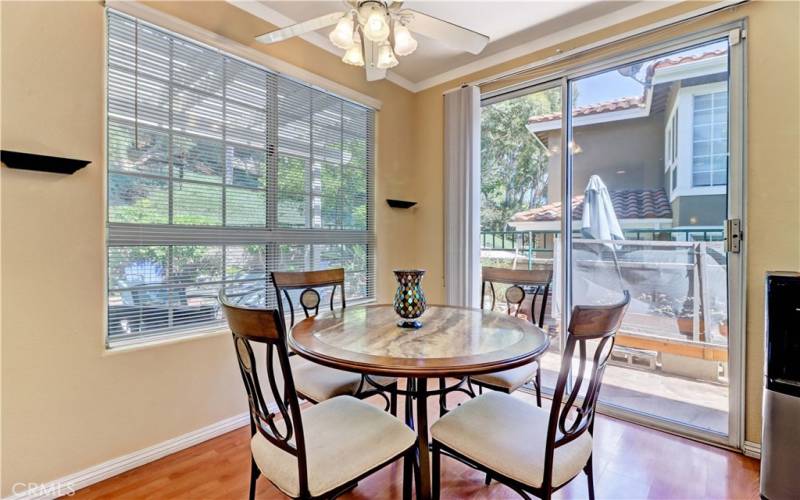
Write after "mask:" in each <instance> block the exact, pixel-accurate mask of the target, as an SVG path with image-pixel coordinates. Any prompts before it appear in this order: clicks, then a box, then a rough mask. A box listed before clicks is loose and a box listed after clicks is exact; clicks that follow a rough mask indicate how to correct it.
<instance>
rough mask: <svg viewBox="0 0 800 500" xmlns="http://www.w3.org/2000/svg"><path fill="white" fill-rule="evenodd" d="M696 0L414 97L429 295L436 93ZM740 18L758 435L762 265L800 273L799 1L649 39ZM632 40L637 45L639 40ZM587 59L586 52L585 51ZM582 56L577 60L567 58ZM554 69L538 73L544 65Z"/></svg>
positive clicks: (751, 380) (437, 220)
mask: <svg viewBox="0 0 800 500" xmlns="http://www.w3.org/2000/svg"><path fill="white" fill-rule="evenodd" d="M698 6H699V5H698V4H697V3H685V4H679V5H676V6H673V7H670V8H668V9H664V10H663V11H660V12H657V13H654V14H651V15H648V16H644V17H642V18H639V19H637V20H634V21H629V22H626V23H622V24H620V25H617V26H614V27H611V28H608V29H605V30H602V31H599V32H596V33H593V34H590V35H586V36H583V37H580V38H578V39H575V40H572V41H569V42H566V43H564V44H561V45H559V46H558V47H552V48H549V49H546V50H542V51H539V52H535V53H532V54H529V55H527V56H524V57H520V58H518V59H515V60H513V61H510V62H508V63H505V64H502V65H499V66H496V67H493V68H489V69H487V70H485V71H481V72H479V73H475V74H472V75H468V76H465V77H463V78H460V79H458V80H453V81H450V82H447V83H445V84H442V85H440V86H438V87H435V88H432V89H429V90H426V91H425V92H422V93H420V94H418V95H417V96H416V99H415V101H414V103H415V106H416V116H415V120H416V121H415V123H416V124H417V126H416V129H415V134H416V136H415V141H414V143H415V145H416V147H417V160H416V164H417V165H419V167H420V170H419V171H418V175H417V176H416V178H415V182H416V185H417V186H419V188H420V189H419V191H418V192H419V198H420V210H419V213H418V216H417V217H418V220H417V221H416V227H417V231H419V232H420V233H421V234H425V235H426V238H427V240H426V243H425V249H424V250H422V249H421V251H420V253H419V261H418V262H417V265H418V266H420V267H423V268H426V269H428V270H429V275H430V278H429V280H428V282H427V288H426V292H427V294H428V297H429V298H430V300H431V301H432V302H438V301H441V300H442V298H443V297H444V288H443V285H442V283H443V281H442V273H443V249H442V248H443V247H442V245H443V243H442V237H441V235H442V221H443V217H442V130H443V128H442V127H443V124H442V116H443V115H442V93H443V92H445V91H447V90H449V89H452V88H454V87H457V86H458V85H459V84H461V83H463V82H469V81H473V80H476V79H479V78H484V77H486V76H489V75H492V74H496V73H499V72H501V71H505V70H507V69H510V68H514V67H517V66H520V65H523V64H526V63H530V62H533V61H538V60H542V59H545V58H546V57H550V56H552V55H554V54H555V53H556V49H562V50H569V49H571V48H574V47H579V46H582V45H584V44H587V43H591V42H593V41H597V40H601V39H604V38H607V37H610V36H613V35H615V34H618V33H624V32H626V31H629V30H632V29H635V28H637V27H639V26H645V25H647V24H650V23H652V22H655V21H657V20H659V19H667V18H669V17H671V16H674V15H676V14H678V13H680V12H683V11H690V10H693V9H696V8H697V7H698ZM742 17H747V18H748V21H749V24H748V41H747V52H748V54H747V64H748V66H749V71H748V74H747V84H748V96H747V98H748V141H747V153H748V154H747V173H746V177H747V199H746V211H747V226H746V228H745V234H746V238H747V245H748V254H747V276H746V281H747V331H746V334H745V335H746V346H747V363H746V409H745V413H746V426H745V427H746V432H745V438H746V439H747V440H749V441H754V442H760V440H761V439H760V427H761V383H762V381H761V373H762V363H763V340H764V328H763V323H764V272H765V271H767V270H772V269H785V270H800V230H799V229H798V228H800V140H798V137H799V136H800V92H798V88H800V38H798V30H797V26H798V22H799V21H800V3H798V2H768V1H754V2H751V3H749V4H746V5H744V6H740V7H738V8H736V9H735V10H733V11H728V12H726V13H721V14H718V15H715V16H712V17H709V18H707V19H703V20H701V21H698V22H694V23H692V24H688V25H683V26H681V27H678V28H672V29H670V30H668V31H667V32H665V33H662V34H659V35H657V36H650V37H648V40H649V41H651V42H655V41H658V40H659V39H666V38H669V37H673V36H677V35H680V34H683V33H690V32H692V31H696V30H699V29H701V28H703V27H712V26H715V25H719V24H723V23H725V22H727V21H733V20H736V19H740V18H742ZM637 43H638V42H637ZM633 45H634V44H633V43H628V44H627V45H626V46H621V47H619V48H612V49H604V50H603V51H601V52H598V54H596V55H595V56H592V57H597V56H598V55H605V54H612V53H617V52H624V50H627V49H629V48H631V47H632V46H633ZM584 59H588V58H584ZM574 62H576V63H579V62H580V60H577V61H574ZM552 70H553V68H552V67H551V68H547V69H544V70H542V71H540V72H539V73H540V74H545V73H547V72H551V71H552Z"/></svg>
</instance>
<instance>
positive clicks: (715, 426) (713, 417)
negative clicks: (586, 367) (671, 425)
mask: <svg viewBox="0 0 800 500" xmlns="http://www.w3.org/2000/svg"><path fill="white" fill-rule="evenodd" d="M560 363H561V358H560V356H559V355H558V354H557V353H554V352H548V353H547V354H545V356H543V358H542V368H543V372H542V377H543V379H544V380H543V382H544V385H545V387H551V388H552V387H554V386H555V381H556V377H557V374H558V369H559V367H560ZM600 401H601V402H602V403H605V404H609V405H613V406H618V407H621V408H624V409H632V410H634V411H636V412H638V413H644V414H648V415H653V416H656V417H658V418H661V419H666V420H672V421H675V422H679V423H681V424H686V425H689V426H692V427H697V428H700V429H703V430H707V431H712V432H715V433H718V434H723V435H724V434H727V432H728V387H727V385H723V384H719V383H710V382H705V381H701V380H692V379H688V378H684V377H679V376H675V375H670V374H665V373H663V372H660V371H657V370H654V371H650V370H642V369H635V368H626V367H622V366H616V365H611V364H609V365H608V367H607V368H606V373H605V376H604V378H603V387H602V389H601V392H600Z"/></svg>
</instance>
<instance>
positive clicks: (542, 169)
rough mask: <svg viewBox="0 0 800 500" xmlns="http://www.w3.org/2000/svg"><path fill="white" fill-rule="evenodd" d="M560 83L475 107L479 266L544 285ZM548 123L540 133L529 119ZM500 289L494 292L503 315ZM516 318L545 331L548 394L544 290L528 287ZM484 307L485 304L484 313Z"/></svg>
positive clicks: (555, 328) (556, 231)
mask: <svg viewBox="0 0 800 500" xmlns="http://www.w3.org/2000/svg"><path fill="white" fill-rule="evenodd" d="M561 94H562V89H561V83H560V81H558V80H556V81H554V82H548V83H545V84H541V85H536V86H534V87H527V88H524V89H521V90H519V91H512V92H509V93H505V94H502V95H497V96H494V97H491V98H489V99H485V100H484V101H483V102H482V108H481V266H483V267H486V266H490V267H500V268H506V269H524V270H529V269H536V270H542V271H543V272H544V273H545V274H546V275H547V276H548V277H549V279H550V280H551V281H552V276H553V275H554V268H553V263H554V261H555V260H556V259H555V253H556V252H557V251H558V250H557V249H558V248H560V245H561V243H560V242H561V240H562V239H561V223H560V220H559V216H558V211H559V210H560V209H561V208H560V207H561V191H562V190H561V120H560V118H558V117H560V113H561V106H562V105H561ZM540 116H548V117H549V116H555V117H557V119H555V120H553V121H551V122H550V123H548V124H547V126H546V127H544V128H541V127H539V126H538V124H537V123H536V122H535V121H534V120H533V118H534V117H540ZM506 288H507V286H504V285H495V286H494V287H493V288H491V289H490V290H489V291H488V292H487V295H486V297H485V300H486V301H491V300H492V299H491V296H490V295H491V293H494V294H495V297H496V300H495V301H494V303H495V305H496V308H497V309H499V310H505V309H506V307H507V305H506V301H505V300H504V293H505V289H506ZM528 292H529V293H528V294H527V298H526V300H525V302H524V303H523V311H522V314H525V315H526V316H528V317H531V318H533V320H534V321H535V322H536V323H537V324H540V325H541V326H542V328H543V329H545V330H546V331H547V332H548V333H549V335H550V338H551V344H550V349H549V350H548V351H547V353H546V354H545V355H544V357H543V358H542V380H543V385H544V386H545V387H549V388H551V389H552V388H554V387H555V382H556V378H557V376H558V368H559V363H560V352H561V321H560V318H559V317H558V315H557V314H554V311H555V309H554V307H553V306H554V302H553V299H552V297H553V293H554V289H553V288H552V285H550V286H546V287H539V288H538V289H536V288H534V289H533V290H531V289H530V288H529V290H528ZM486 307H488V303H487V306H486Z"/></svg>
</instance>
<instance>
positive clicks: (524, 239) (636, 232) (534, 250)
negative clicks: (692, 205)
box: [480, 227, 724, 266]
mask: <svg viewBox="0 0 800 500" xmlns="http://www.w3.org/2000/svg"><path fill="white" fill-rule="evenodd" d="M622 232H623V233H624V234H625V239H626V240H636V241H686V242H696V241H722V240H723V239H724V232H723V230H722V228H721V227H720V228H698V229H644V228H642V229H640V228H630V229H623V231H622ZM558 234H560V231H556V230H552V231H484V232H482V233H481V240H480V241H481V250H482V251H484V255H483V257H487V258H492V257H491V254H490V253H489V254H488V255H486V254H487V253H488V252H491V251H498V250H499V251H511V252H514V253H515V254H516V255H517V256H518V257H521V258H526V259H527V260H528V265H529V266H531V265H532V263H533V262H534V261H535V260H536V258H537V257H540V258H541V257H544V258H552V253H553V246H554V244H555V243H554V242H555V237H556V236H557V235H558ZM572 235H573V237H574V238H580V237H581V233H580V231H573V232H572ZM541 254H545V255H541Z"/></svg>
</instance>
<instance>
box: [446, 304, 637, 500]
mask: <svg viewBox="0 0 800 500" xmlns="http://www.w3.org/2000/svg"><path fill="white" fill-rule="evenodd" d="M629 302H630V295H629V294H628V292H627V291H625V292H624V298H623V300H622V301H621V302H619V303H617V304H614V305H609V306H575V308H574V309H573V310H572V318H571V320H570V326H569V329H568V334H567V339H566V346H565V348H564V353H563V355H562V359H561V371H560V372H559V375H558V382H557V384H556V388H555V393H554V394H553V402H552V405H551V407H550V409H549V410H545V409H543V408H540V407H537V406H534V405H532V404H529V403H526V402H525V401H522V400H520V399H518V398H515V397H513V396H510V395H507V394H502V393H499V392H494V391H492V392H487V393H486V394H483V395H481V396H478V397H477V398H475V399H471V400H468V401H467V402H466V403H464V404H462V405H461V406H459V407H457V408H455V409H454V410H452V411H451V412H450V413H448V414H447V415H445V416H444V417H442V418H441V419H440V420H438V421H437V422H436V423H435V424H433V426H432V427H431V435H432V436H433V443H432V451H433V457H432V469H433V492H434V498H438V497H439V490H440V486H441V484H440V481H441V480H440V462H441V455H442V454H446V455H448V456H451V457H453V458H455V459H457V460H460V461H461V462H464V463H466V464H468V465H470V466H472V467H474V468H477V469H479V470H482V471H484V472H486V475H487V476H486V477H487V484H488V483H489V481H490V480H491V479H496V480H498V481H500V482H501V483H503V484H506V485H507V486H509V487H511V488H512V489H514V490H515V491H517V492H518V493H519V494H520V495H522V496H523V498H527V495H526V493H532V494H534V495H536V496H537V497H540V498H543V499H549V498H550V497H551V495H552V494H553V492H554V491H556V490H558V489H559V488H561V487H562V486H564V485H565V484H567V483H568V482H569V481H571V480H572V479H573V478H574V477H575V476H577V475H578V474H580V472H581V471H583V472H584V473H585V474H586V476H587V479H588V482H589V498H591V499H593V498H594V482H593V479H592V433H593V431H594V416H595V408H596V405H597V398H598V394H599V393H600V385H601V382H602V379H603V373H604V372H605V368H606V364H607V362H608V358H609V356H610V353H611V349H612V348H613V346H614V337H615V335H616V333H617V330H619V327H620V324H621V323H622V317H623V315H624V314H625V310H626V309H627V306H628V303H629ZM590 341H591V342H595V341H596V342H597V346H596V348H595V351H594V354H593V356H592V357H591V358H589V357H588V355H587V344H588V343H589V342H590ZM576 347H577V351H578V358H577V361H578V369H577V372H576V373H575V375H574V386H573V387H572V390H571V391H570V392H569V393H568V394H567V392H566V387H567V379H568V377H569V374H570V371H571V369H572V365H573V361H574V360H573V355H574V354H575V350H576ZM587 359H588V360H589V363H587ZM587 364H590V365H591V367H590V371H589V374H588V378H584V375H585V373H586V367H587ZM584 383H587V384H588V385H586V391H585V392H584V393H583V394H582V396H583V399H582V401H580V402H577V397H578V395H579V393H580V391H581V388H582V387H583V385H584ZM487 427H489V428H487Z"/></svg>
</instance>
